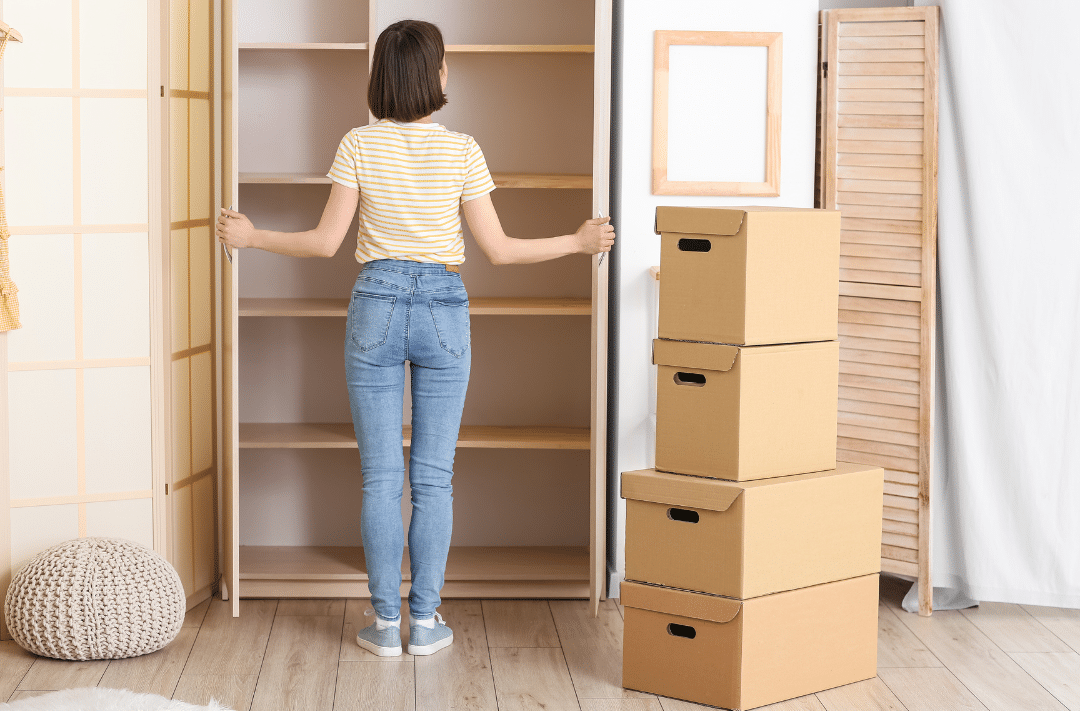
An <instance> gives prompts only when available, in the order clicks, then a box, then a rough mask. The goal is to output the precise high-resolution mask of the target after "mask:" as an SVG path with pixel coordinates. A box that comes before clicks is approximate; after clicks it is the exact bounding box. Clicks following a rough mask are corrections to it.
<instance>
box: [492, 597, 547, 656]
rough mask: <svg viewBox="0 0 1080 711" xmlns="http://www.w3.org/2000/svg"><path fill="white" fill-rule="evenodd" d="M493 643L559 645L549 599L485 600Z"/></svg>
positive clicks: (504, 645) (539, 645)
mask: <svg viewBox="0 0 1080 711" xmlns="http://www.w3.org/2000/svg"><path fill="white" fill-rule="evenodd" d="M483 606H484V626H485V627H487V636H488V646H489V647H558V646H559V634H558V632H556V631H555V621H554V620H553V619H552V617H551V609H550V608H549V607H548V603H547V600H484V601H483Z"/></svg>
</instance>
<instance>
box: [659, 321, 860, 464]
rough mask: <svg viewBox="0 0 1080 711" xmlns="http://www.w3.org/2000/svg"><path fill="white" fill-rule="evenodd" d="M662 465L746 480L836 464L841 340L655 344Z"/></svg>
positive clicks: (674, 342) (660, 462)
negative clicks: (839, 342) (738, 343)
mask: <svg viewBox="0 0 1080 711" xmlns="http://www.w3.org/2000/svg"><path fill="white" fill-rule="evenodd" d="M653 362H654V363H656V365H657V366H658V367H657V369H656V468H657V469H659V470H660V471H666V472H674V473H676V474H693V475H696V476H707V477H714V478H717V479H732V480H737V481H744V480H747V479H764V478H766V477H774V476H786V475H788V474H804V473H806V472H813V471H823V470H825V469H834V468H835V467H836V404H837V384H838V380H839V371H840V347H839V344H838V343H837V342H836V341H826V342H823V343H799V344H794V345H784V346H742V347H740V346H726V345H719V344H714V343H687V342H684V341H665V340H660V339H658V340H655V341H653Z"/></svg>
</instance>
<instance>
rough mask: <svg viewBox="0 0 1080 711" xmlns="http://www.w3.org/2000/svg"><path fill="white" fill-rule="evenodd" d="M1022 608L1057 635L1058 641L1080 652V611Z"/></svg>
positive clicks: (1032, 606)
mask: <svg viewBox="0 0 1080 711" xmlns="http://www.w3.org/2000/svg"><path fill="white" fill-rule="evenodd" d="M1021 607H1023V608H1024V610H1025V611H1026V612H1027V613H1028V614H1029V615H1031V616H1032V617H1034V618H1035V619H1036V620H1038V621H1039V622H1041V623H1042V624H1043V626H1045V627H1046V628H1047V629H1049V630H1050V631H1051V632H1053V633H1054V634H1055V635H1057V637H1058V639H1060V640H1061V641H1063V642H1065V644H1067V645H1069V646H1070V647H1072V650H1073V651H1074V652H1080V610H1067V609H1062V608H1060V607H1040V606H1038V605H1021Z"/></svg>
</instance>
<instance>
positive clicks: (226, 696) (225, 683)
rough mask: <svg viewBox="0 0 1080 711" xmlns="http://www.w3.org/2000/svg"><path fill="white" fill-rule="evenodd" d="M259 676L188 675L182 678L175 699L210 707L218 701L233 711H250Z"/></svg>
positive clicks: (185, 674) (183, 675)
mask: <svg viewBox="0 0 1080 711" xmlns="http://www.w3.org/2000/svg"><path fill="white" fill-rule="evenodd" d="M258 681H259V675H258V674H249V675H247V676H238V675H235V674H201V675H196V674H187V673H186V672H185V673H184V674H182V675H181V676H180V683H178V684H177V685H176V691H175V692H173V698H174V699H176V700H178V701H186V702H187V703H189V704H196V705H198V706H208V705H209V704H210V702H211V701H216V702H218V703H219V704H221V705H222V706H224V707H225V708H228V709H233V711H248V709H250V708H251V699H252V697H254V696H255V685H256V684H257V683H258Z"/></svg>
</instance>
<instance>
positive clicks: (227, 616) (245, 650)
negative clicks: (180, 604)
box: [180, 599, 277, 682]
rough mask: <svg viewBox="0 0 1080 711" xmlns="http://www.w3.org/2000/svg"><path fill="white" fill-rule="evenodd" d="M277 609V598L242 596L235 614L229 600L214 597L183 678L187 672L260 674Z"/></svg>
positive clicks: (190, 673)
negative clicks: (249, 597)
mask: <svg viewBox="0 0 1080 711" xmlns="http://www.w3.org/2000/svg"><path fill="white" fill-rule="evenodd" d="M276 610H277V601H276V600H241V601H240V616H239V617H233V616H232V612H231V608H230V603H228V602H223V601H222V600H219V599H215V600H214V601H213V602H212V603H211V604H210V609H209V610H207V612H206V617H205V618H204V619H203V623H202V626H201V627H200V628H199V635H198V636H197V637H196V638H195V645H194V646H193V647H192V650H191V656H190V657H189V659H188V663H187V666H186V667H184V673H183V675H182V676H181V678H180V679H181V682H183V677H185V676H206V675H209V676H238V677H246V676H251V675H252V674H258V673H259V668H260V667H261V666H262V659H263V654H264V653H265V651H266V641H267V640H268V639H269V638H270V628H271V626H272V625H273V623H274V613H275V611H276Z"/></svg>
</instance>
